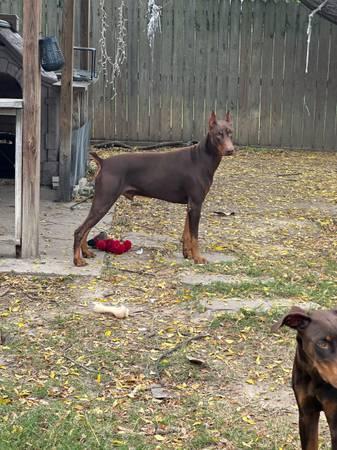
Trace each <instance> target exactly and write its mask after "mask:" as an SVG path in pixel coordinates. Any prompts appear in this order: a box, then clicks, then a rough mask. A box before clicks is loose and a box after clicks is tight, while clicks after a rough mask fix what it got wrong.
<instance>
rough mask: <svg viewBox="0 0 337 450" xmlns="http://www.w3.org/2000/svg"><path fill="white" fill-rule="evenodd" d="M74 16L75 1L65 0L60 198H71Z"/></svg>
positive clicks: (66, 200)
mask: <svg viewBox="0 0 337 450" xmlns="http://www.w3.org/2000/svg"><path fill="white" fill-rule="evenodd" d="M74 16H75V1H74V0H65V1H64V5H63V27H62V38H63V39H62V50H63V55H64V59H65V64H64V67H63V71H62V82H61V99H60V127H61V128H60V174H59V175H60V200H61V201H63V202H69V201H70V200H71V189H72V186H71V185H70V173H71V136H72V112H73V68H74V50H73V49H74Z"/></svg>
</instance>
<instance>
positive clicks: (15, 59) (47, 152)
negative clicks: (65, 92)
mask: <svg viewBox="0 0 337 450" xmlns="http://www.w3.org/2000/svg"><path fill="white" fill-rule="evenodd" d="M22 59H23V40H22V37H21V35H20V34H19V33H18V18H17V16H12V15H3V14H0V98H16V99H22ZM90 84H91V80H85V81H74V83H73V96H74V101H73V114H72V117H73V120H72V129H73V131H72V152H71V171H70V180H69V183H67V184H69V185H70V186H74V185H75V184H76V183H77V182H78V180H79V178H81V177H82V176H83V175H84V173H85V168H86V160H87V150H88V146H89V135H90V122H89V118H88V87H89V85H90ZM60 86H61V83H60V81H59V79H58V77H57V75H56V74H55V73H54V72H45V71H44V70H43V69H42V68H41V155H40V161H41V177H40V179H41V184H42V185H52V180H53V177H59V165H60V114H59V109H60ZM15 127H16V125H15V117H13V116H9V115H5V114H4V113H2V114H0V163H1V177H2V178H14V170H13V164H14V160H15V155H14V152H15V145H14V140H15ZM1 136H2V139H1ZM11 144H12V145H11Z"/></svg>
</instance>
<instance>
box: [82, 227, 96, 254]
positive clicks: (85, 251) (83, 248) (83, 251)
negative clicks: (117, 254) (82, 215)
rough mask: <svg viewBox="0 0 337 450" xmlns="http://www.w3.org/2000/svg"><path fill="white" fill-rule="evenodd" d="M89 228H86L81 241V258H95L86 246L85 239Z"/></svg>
mask: <svg viewBox="0 0 337 450" xmlns="http://www.w3.org/2000/svg"><path fill="white" fill-rule="evenodd" d="M89 232H90V230H88V231H87V232H86V233H85V234H84V236H83V238H82V241H81V250H82V256H83V258H95V256H96V255H95V253H94V252H92V251H91V250H89V247H88V243H87V239H88V234H89Z"/></svg>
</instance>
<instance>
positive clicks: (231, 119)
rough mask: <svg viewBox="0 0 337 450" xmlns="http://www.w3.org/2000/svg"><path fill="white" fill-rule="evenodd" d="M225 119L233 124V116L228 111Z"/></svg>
mask: <svg viewBox="0 0 337 450" xmlns="http://www.w3.org/2000/svg"><path fill="white" fill-rule="evenodd" d="M225 121H226V122H228V123H229V125H233V118H232V115H231V113H230V112H229V111H227V112H226V115H225Z"/></svg>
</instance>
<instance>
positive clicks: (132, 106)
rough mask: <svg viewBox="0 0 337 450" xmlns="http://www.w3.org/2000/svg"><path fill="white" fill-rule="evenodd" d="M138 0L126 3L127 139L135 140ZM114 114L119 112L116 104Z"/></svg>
mask: <svg viewBox="0 0 337 450" xmlns="http://www.w3.org/2000/svg"><path fill="white" fill-rule="evenodd" d="M138 11H139V10H138V2H129V4H128V16H127V18H128V26H127V29H128V37H127V39H128V40H127V42H128V53H127V65H128V96H127V105H128V139H130V140H132V141H133V140H134V141H136V140H137V139H138V93H139V88H138V35H139V21H138ZM116 114H117V115H118V114H119V111H118V106H116Z"/></svg>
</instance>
